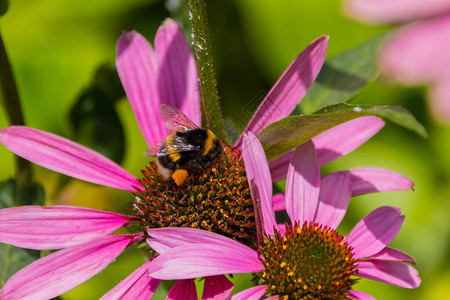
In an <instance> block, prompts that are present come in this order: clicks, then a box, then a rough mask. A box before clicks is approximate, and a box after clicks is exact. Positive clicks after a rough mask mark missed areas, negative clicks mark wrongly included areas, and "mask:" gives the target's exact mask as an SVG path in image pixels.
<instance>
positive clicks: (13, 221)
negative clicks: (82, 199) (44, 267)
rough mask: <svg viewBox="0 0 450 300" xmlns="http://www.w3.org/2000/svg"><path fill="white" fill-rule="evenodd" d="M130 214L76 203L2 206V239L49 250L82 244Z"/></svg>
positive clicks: (123, 221) (118, 224)
mask: <svg viewBox="0 0 450 300" xmlns="http://www.w3.org/2000/svg"><path fill="white" fill-rule="evenodd" d="M129 220H130V217H128V216H124V215H120V214H115V213H111V212H107V211H100V210H93V209H89V208H82V207H75V206H50V207H42V206H21V207H11V208H5V209H2V210H0V242H2V243H6V244H10V245H14V246H16V247H21V248H28V249H38V250H49V249H61V248H67V247H71V246H77V245H81V244H84V243H87V242H90V241H93V240H96V239H99V238H101V237H104V236H107V235H108V234H110V233H112V232H114V231H115V230H117V229H119V228H120V227H122V226H124V225H125V224H127V223H128V221H129Z"/></svg>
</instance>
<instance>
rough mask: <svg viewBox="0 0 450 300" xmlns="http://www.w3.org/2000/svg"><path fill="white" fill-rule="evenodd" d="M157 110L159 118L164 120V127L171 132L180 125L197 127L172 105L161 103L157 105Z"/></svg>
mask: <svg viewBox="0 0 450 300" xmlns="http://www.w3.org/2000/svg"><path fill="white" fill-rule="evenodd" d="M159 112H160V114H161V118H162V119H163V120H164V123H165V125H166V127H167V128H169V129H170V130H171V131H172V132H175V131H177V130H179V129H180V127H184V128H191V129H199V127H198V126H197V125H195V124H194V122H192V121H191V120H189V118H188V117H186V116H185V114H183V113H182V112H181V111H180V110H179V109H178V108H176V107H174V106H172V105H169V104H161V105H160V106H159ZM187 151H188V150H187Z"/></svg>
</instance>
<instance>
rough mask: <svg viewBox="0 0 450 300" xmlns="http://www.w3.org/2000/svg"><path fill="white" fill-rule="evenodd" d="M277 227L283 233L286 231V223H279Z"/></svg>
mask: <svg viewBox="0 0 450 300" xmlns="http://www.w3.org/2000/svg"><path fill="white" fill-rule="evenodd" d="M276 229H277V230H278V232H279V233H280V234H281V235H284V234H285V233H286V225H285V224H277V226H276Z"/></svg>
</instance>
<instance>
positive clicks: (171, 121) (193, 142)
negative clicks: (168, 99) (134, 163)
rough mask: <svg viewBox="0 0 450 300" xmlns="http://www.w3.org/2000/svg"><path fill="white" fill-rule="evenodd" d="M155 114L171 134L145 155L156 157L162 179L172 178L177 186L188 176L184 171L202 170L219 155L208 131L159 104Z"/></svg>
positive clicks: (219, 148)
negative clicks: (158, 115) (157, 112)
mask: <svg viewBox="0 0 450 300" xmlns="http://www.w3.org/2000/svg"><path fill="white" fill-rule="evenodd" d="M159 111H160V113H161V117H162V119H163V120H164V123H165V126H166V127H167V128H168V129H170V131H171V132H172V133H171V134H170V135H169V136H168V137H167V138H166V139H165V140H163V141H162V142H161V143H158V144H155V145H152V146H151V147H150V148H149V149H148V151H147V152H145V155H146V156H153V157H156V165H157V166H158V170H159V172H160V173H161V175H162V176H163V178H164V179H166V180H169V179H170V178H172V179H173V180H174V181H175V183H176V184H177V185H178V186H181V185H182V184H183V183H184V181H185V180H186V178H187V177H188V171H187V169H188V170H191V171H194V172H197V171H198V172H200V171H202V170H203V169H205V168H207V167H208V166H210V165H211V163H212V161H213V160H214V159H216V158H217V157H219V156H220V155H221V154H222V153H223V148H222V146H221V144H220V141H219V140H218V139H217V138H216V136H215V135H214V133H213V132H212V131H211V130H208V129H202V128H200V127H198V126H197V125H195V124H194V123H193V122H192V121H191V120H189V118H188V117H186V116H185V115H184V114H183V113H182V112H181V111H180V110H178V109H177V108H175V107H173V106H172V105H168V104H161V105H160V107H159Z"/></svg>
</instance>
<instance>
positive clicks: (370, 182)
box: [324, 167, 414, 196]
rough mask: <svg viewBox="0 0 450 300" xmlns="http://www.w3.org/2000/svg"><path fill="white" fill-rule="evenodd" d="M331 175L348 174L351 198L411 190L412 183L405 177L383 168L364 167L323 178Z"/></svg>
mask: <svg viewBox="0 0 450 300" xmlns="http://www.w3.org/2000/svg"><path fill="white" fill-rule="evenodd" d="M333 174H348V175H350V180H351V182H352V190H353V192H352V196H358V195H363V194H368V193H378V192H388V191H403V190H410V189H413V186H414V182H412V181H411V180H410V179H408V178H406V177H405V176H403V175H401V174H399V173H397V172H394V171H391V170H386V169H383V168H375V167H364V168H355V169H351V170H347V171H340V172H336V173H330V174H327V175H325V176H324V178H326V177H328V176H331V175H333Z"/></svg>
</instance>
